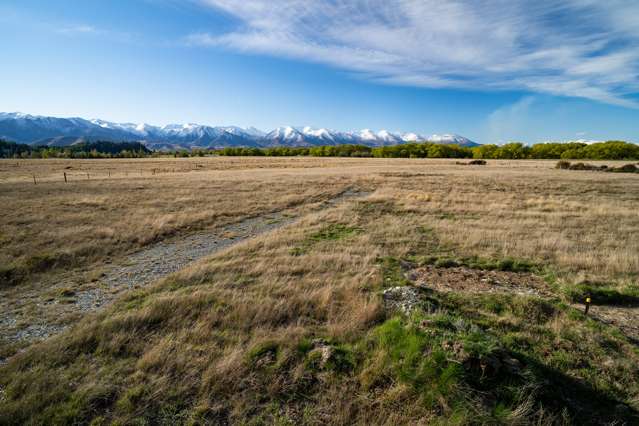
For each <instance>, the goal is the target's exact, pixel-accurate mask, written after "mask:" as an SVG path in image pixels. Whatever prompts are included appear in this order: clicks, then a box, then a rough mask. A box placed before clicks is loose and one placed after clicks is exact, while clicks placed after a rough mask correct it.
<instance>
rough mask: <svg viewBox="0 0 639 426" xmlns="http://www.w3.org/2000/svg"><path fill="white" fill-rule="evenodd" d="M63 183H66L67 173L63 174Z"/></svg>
mask: <svg viewBox="0 0 639 426" xmlns="http://www.w3.org/2000/svg"><path fill="white" fill-rule="evenodd" d="M64 183H67V172H64Z"/></svg>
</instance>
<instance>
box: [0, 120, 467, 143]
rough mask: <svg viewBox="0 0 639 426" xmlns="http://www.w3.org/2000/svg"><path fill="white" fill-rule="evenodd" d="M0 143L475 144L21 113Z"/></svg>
mask: <svg viewBox="0 0 639 426" xmlns="http://www.w3.org/2000/svg"><path fill="white" fill-rule="evenodd" d="M0 139H6V140H11V141H15V142H20V143H28V144H34V145H55V146H65V145H71V144H73V143H77V142H80V141H87V140H109V141H123V142H124V141H126V142H131V141H140V142H142V143H144V144H145V145H147V146H148V147H149V148H151V149H184V148H186V149H190V148H224V147H269V146H319V145H340V144H362V145H368V146H383V145H397V144H401V143H406V142H434V143H444V144H459V145H462V146H475V145H477V144H476V143H474V142H472V141H470V140H469V139H467V138H465V137H463V136H458V135H433V136H430V137H424V136H421V135H419V134H416V133H403V134H402V133H393V132H389V131H387V130H381V131H378V132H374V131H372V130H370V129H364V130H361V131H357V132H338V131H333V130H329V129H325V128H320V129H314V128H311V127H302V128H300V127H292V126H285V127H278V128H277V129H275V130H273V131H271V132H268V133H264V132H262V131H260V130H258V129H255V128H253V127H250V128H246V129H244V128H240V127H235V126H227V127H223V126H218V127H212V126H205V125H200V124H193V123H189V124H169V125H166V126H154V125H150V124H146V123H142V124H136V123H113V122H110V121H105V120H100V119H93V120H85V119H83V118H55V117H42V116H34V115H29V114H21V113H0Z"/></svg>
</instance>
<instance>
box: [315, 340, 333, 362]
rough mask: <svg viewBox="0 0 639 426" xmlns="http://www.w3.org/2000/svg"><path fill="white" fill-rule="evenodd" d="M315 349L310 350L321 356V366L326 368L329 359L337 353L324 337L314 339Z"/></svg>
mask: <svg viewBox="0 0 639 426" xmlns="http://www.w3.org/2000/svg"><path fill="white" fill-rule="evenodd" d="M312 343H313V346H314V349H313V350H312V351H311V352H310V354H311V355H313V354H317V355H318V356H319V358H320V363H319V367H320V368H324V367H326V364H327V363H328V361H330V360H331V358H332V357H333V354H334V353H335V349H333V347H332V346H331V345H330V344H329V343H328V342H326V340H324V339H314V340H313V342H312Z"/></svg>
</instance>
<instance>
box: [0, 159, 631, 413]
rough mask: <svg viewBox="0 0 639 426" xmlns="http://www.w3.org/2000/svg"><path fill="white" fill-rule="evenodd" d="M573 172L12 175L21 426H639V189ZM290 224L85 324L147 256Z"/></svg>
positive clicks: (265, 167) (310, 163)
mask: <svg viewBox="0 0 639 426" xmlns="http://www.w3.org/2000/svg"><path fill="white" fill-rule="evenodd" d="M610 164H612V163H610ZM554 165H555V162H551V161H489V162H488V165H487V166H463V165H456V164H455V161H454V160H413V159H339V158H326V159H320V158H217V157H210V158H190V159H168V158H166V159H141V160H89V161H81V160H51V161H49V160H33V161H23V160H20V161H15V160H7V161H0V205H2V221H1V223H0V244H1V246H2V252H1V253H0V268H1V270H0V279H1V280H2V281H1V282H0V295H1V296H2V298H1V301H0V309H1V311H0V314H1V315H2V317H1V318H2V319H0V336H2V337H1V338H2V339H3V340H0V359H2V360H3V361H2V364H0V424H21V423H35V424H51V423H56V424H69V423H80V424H84V423H93V424H111V423H114V424H228V423H231V424H238V423H239V424H244V423H246V424H272V423H277V424H300V423H302V424H326V423H330V424H343V423H358V424H359V423H361V424H557V423H564V424H609V423H611V422H615V421H616V422H617V424H624V423H626V424H633V423H637V422H639V417H638V413H639V349H638V346H637V345H638V344H639V331H638V329H637V324H639V312H637V311H639V289H638V287H637V284H638V276H639V239H638V238H637V236H638V235H639V214H638V213H637V212H639V175H635V174H628V175H626V174H613V173H598V172H589V171H568V170H556V169H555V168H554ZM64 173H66V174H67V180H68V182H67V183H65V182H64ZM34 176H35V182H36V183H35V184H34ZM345 191H357V192H358V193H359V194H360V196H358V197H354V198H351V199H348V200H346V201H344V202H342V203H339V204H330V203H329V201H330V200H332V199H334V198H335V197H337V196H338V195H339V194H342V193H344V192H345ZM276 212H279V213H282V212H283V213H284V214H285V215H286V216H287V217H291V218H294V219H295V220H294V221H292V222H287V224H285V225H282V226H281V227H278V228H276V229H274V230H273V231H271V232H268V233H264V234H260V235H256V236H255V237H254V238H248V239H246V240H243V241H242V242H239V243H238V244H235V245H232V246H229V247H228V248H225V249H223V250H220V251H218V252H216V253H213V254H211V255H210V256H207V257H205V258H203V259H199V260H196V261H195V262H194V263H192V264H189V265H188V266H186V267H185V268H184V269H182V270H180V271H179V272H177V273H174V274H170V275H168V276H166V277H164V278H162V279H159V280H157V281H156V282H154V283H152V284H150V285H146V286H138V287H134V288H132V289H130V290H127V291H122V292H121V293H118V294H117V296H118V297H117V300H116V301H115V302H113V303H110V304H109V305H108V306H104V307H101V308H100V309H97V310H90V311H79V310H77V309H74V306H76V305H77V304H78V297H77V294H78V292H79V291H81V290H82V289H85V288H91V287H92V286H97V284H96V283H97V282H99V277H100V274H101V271H102V270H103V269H104V268H106V267H107V266H108V267H109V268H112V267H114V265H115V266H116V267H117V265H126V264H127V262H128V261H130V259H131V256H132V254H133V253H136V252H138V251H140V250H144V249H145V248H148V247H153V246H154V245H156V244H158V243H159V242H162V241H172V242H177V243H179V241H180V238H183V237H184V236H187V235H190V234H192V233H194V232H203V231H206V232H215V231H216V230H218V229H221V228H223V227H224V226H227V225H229V224H233V223H239V222H241V221H243V220H245V219H246V218H252V217H263V216H265V215H268V214H273V213H276ZM416 277H420V278H419V279H417V278H416ZM491 280H492V281H491ZM504 280H506V281H508V282H504ZM435 282H437V283H440V284H441V285H438V286H435V285H434V284H433V283H435ZM429 283H430V284H432V285H430V284H429ZM460 283H463V284H464V285H463V286H462V285H461V284H460ZM473 283H474V284H473ZM531 283H534V286H533V284H531ZM395 287H407V288H408V289H409V290H410V291H413V290H414V292H415V293H410V294H415V295H416V296H415V300H414V301H412V302H411V303H409V305H410V308H409V309H405V310H403V309H399V310H398V309H393V308H392V307H390V305H389V304H388V303H385V301H384V300H385V299H384V297H383V293H384V291H385V290H387V289H391V288H395ZM541 287H543V289H542V288H541ZM504 288H510V289H515V290H518V291H503V289H504ZM443 289H447V291H444V290H443ZM448 290H451V291H448ZM519 290H521V291H519ZM402 294H404V293H402ZM407 294H408V293H407ZM586 296H591V297H592V299H593V306H592V307H591V310H590V314H589V315H588V316H586V315H584V314H583V313H582V309H583V306H582V303H583V301H584V300H585V297H586ZM43 324H44V325H43ZM34 325H38V327H44V326H45V325H46V326H47V327H49V328H47V330H48V331H47V333H44V334H38V333H34V332H30V333H26V334H25V332H24V331H25V330H32V331H33V330H34ZM49 334H50V335H51V337H48V338H46V339H43V337H45V336H46V335H49Z"/></svg>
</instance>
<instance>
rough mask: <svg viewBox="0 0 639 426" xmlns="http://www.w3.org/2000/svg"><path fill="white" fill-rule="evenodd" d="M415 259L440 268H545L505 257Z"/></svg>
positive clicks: (427, 257) (519, 270)
mask: <svg viewBox="0 0 639 426" xmlns="http://www.w3.org/2000/svg"><path fill="white" fill-rule="evenodd" d="M414 259H415V261H416V262H417V263H419V264H422V265H434V266H437V267H438V268H454V267H458V266H465V267H467V268H472V269H481V270H486V271H509V272H539V271H541V270H542V269H543V268H541V267H540V265H538V264H536V263H534V262H531V261H529V260H526V259H516V258H512V257H505V258H501V259H487V258H481V257H476V256H474V257H454V256H445V255H440V256H415V257H414Z"/></svg>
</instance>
